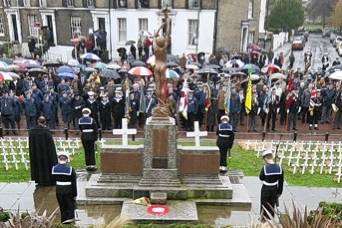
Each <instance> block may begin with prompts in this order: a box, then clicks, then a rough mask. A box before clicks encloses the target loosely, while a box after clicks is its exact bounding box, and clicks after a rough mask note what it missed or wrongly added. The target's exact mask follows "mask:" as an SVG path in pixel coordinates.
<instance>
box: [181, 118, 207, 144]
mask: <svg viewBox="0 0 342 228" xmlns="http://www.w3.org/2000/svg"><path fill="white" fill-rule="evenodd" d="M207 135H208V132H207V131H201V130H200V128H199V122H198V121H195V122H194V131H193V132H187V133H186V137H194V138H195V146H196V147H200V146H201V140H200V138H201V137H203V136H207Z"/></svg>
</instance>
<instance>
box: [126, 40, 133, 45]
mask: <svg viewBox="0 0 342 228" xmlns="http://www.w3.org/2000/svg"><path fill="white" fill-rule="evenodd" d="M132 44H135V41H134V40H129V41H127V42H126V44H125V45H127V46H128V45H132Z"/></svg>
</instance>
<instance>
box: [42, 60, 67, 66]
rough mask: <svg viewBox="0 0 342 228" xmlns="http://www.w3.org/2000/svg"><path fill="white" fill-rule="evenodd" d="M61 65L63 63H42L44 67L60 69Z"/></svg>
mask: <svg viewBox="0 0 342 228" xmlns="http://www.w3.org/2000/svg"><path fill="white" fill-rule="evenodd" d="M62 65H63V63H61V62H58V61H47V62H45V63H43V66H45V67H60V66H62Z"/></svg>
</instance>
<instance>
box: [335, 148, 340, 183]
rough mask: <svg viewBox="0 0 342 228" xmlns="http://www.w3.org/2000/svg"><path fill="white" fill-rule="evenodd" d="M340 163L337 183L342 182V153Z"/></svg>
mask: <svg viewBox="0 0 342 228" xmlns="http://www.w3.org/2000/svg"><path fill="white" fill-rule="evenodd" d="M339 154H340V155H339V162H338V164H337V173H336V174H335V175H336V177H337V183H340V182H341V177H342V151H340V152H339Z"/></svg>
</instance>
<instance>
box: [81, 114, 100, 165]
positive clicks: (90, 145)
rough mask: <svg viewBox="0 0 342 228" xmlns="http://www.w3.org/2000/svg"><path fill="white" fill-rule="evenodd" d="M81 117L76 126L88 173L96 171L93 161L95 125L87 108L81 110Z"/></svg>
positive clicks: (94, 161) (95, 135)
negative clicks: (78, 130) (79, 131)
mask: <svg viewBox="0 0 342 228" xmlns="http://www.w3.org/2000/svg"><path fill="white" fill-rule="evenodd" d="M82 114H83V117H81V118H80V119H79V121H78V126H79V128H80V130H81V141H82V145H83V148H84V153H85V162H86V169H87V170H88V171H95V170H96V160H95V142H96V140H97V125H96V122H95V120H94V119H93V118H92V117H90V114H91V111H90V109H89V108H84V109H83V110H82Z"/></svg>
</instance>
